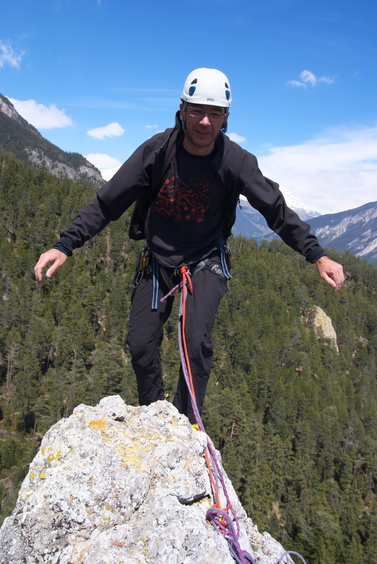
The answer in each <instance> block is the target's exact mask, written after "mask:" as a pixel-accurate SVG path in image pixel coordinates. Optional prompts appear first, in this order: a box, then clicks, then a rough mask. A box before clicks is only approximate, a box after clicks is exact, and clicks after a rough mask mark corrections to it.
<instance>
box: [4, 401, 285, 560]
mask: <svg viewBox="0 0 377 564" xmlns="http://www.w3.org/2000/svg"><path fill="white" fill-rule="evenodd" d="M208 440H209V439H208V437H207V435H206V434H205V433H202V432H200V431H195V430H193V429H192V427H191V425H190V423H189V421H188V419H187V418H186V417H185V416H183V415H180V414H179V413H178V411H177V410H176V409H175V408H174V407H173V406H172V405H171V404H170V403H169V402H167V401H160V402H157V403H154V404H152V405H150V406H147V407H145V406H143V407H130V406H127V405H125V403H124V402H123V400H122V399H121V398H120V397H119V396H112V397H107V398H104V399H102V400H101V401H100V403H99V404H98V405H97V406H96V407H89V406H85V405H79V406H78V407H77V408H76V409H75V410H74V412H73V414H72V415H71V416H70V417H69V418H67V419H62V420H61V421H59V422H58V423H56V425H54V426H53V427H51V429H50V430H49V431H48V432H47V433H46V435H45V437H44V438H43V441H42V444H41V447H40V449H39V452H38V454H37V455H36V457H35V458H34V460H33V462H32V463H31V465H30V469H29V473H28V475H27V476H26V478H25V480H24V482H23V484H22V487H21V489H20V492H19V496H18V500H17V504H16V507H15V509H14V511H13V513H12V515H11V516H10V517H8V518H7V519H5V521H4V523H3V526H2V528H1V530H0V563H1V564H16V563H17V564H21V563H22V564H36V563H46V564H47V563H48V564H50V563H51V564H79V563H83V564H136V563H140V564H199V563H200V564H234V559H233V557H232V555H231V553H230V550H229V545H228V543H227V541H226V540H225V538H224V537H223V535H222V534H221V533H220V532H218V531H217V530H216V529H215V528H214V527H213V526H212V525H211V524H209V523H208V521H207V520H206V513H207V510H208V509H209V508H210V507H211V506H212V505H213V503H214V502H213V498H212V490H211V484H210V480H209V474H208V471H207V468H206V463H205V457H204V451H205V449H206V447H207V444H208ZM217 456H218V459H219V460H220V455H219V454H217ZM220 468H221V469H222V466H221V463H220ZM222 471H223V470H222ZM224 479H225V484H226V488H227V489H228V494H229V496H230V499H231V502H232V505H233V507H234V509H235V512H236V514H237V517H238V520H239V524H240V537H239V543H240V545H241V547H242V549H243V550H245V551H247V552H248V553H249V554H250V555H251V556H252V558H253V559H254V561H255V563H258V564H277V563H278V561H279V558H280V557H281V555H282V554H283V553H284V549H283V548H282V546H281V545H280V544H279V543H277V542H276V541H275V540H274V539H273V538H272V537H271V536H270V535H269V534H267V533H264V534H260V533H259V532H258V529H257V527H255V526H254V525H253V523H252V521H251V520H250V519H249V518H248V517H247V515H246V513H245V511H244V509H243V508H242V506H241V504H240V502H239V500H238V498H237V496H236V495H235V492H234V489H233V487H232V485H231V483H230V482H229V480H228V478H227V476H226V474H225V473H224ZM220 494H221V495H222V493H221V491H220ZM224 502H225V501H224ZM286 562H291V563H292V560H291V559H290V558H289V556H287V557H285V558H284V563H286Z"/></svg>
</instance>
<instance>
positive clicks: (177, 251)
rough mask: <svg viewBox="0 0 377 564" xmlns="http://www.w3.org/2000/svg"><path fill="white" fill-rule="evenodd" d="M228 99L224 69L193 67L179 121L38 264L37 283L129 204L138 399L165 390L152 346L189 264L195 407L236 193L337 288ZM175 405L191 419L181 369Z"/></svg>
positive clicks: (221, 290) (142, 151) (337, 276)
mask: <svg viewBox="0 0 377 564" xmlns="http://www.w3.org/2000/svg"><path fill="white" fill-rule="evenodd" d="M231 101H232V96H231V89H230V84H229V81H228V79H227V77H226V76H225V75H224V74H223V73H222V72H220V71H218V70H216V69H206V68H200V69H196V70H194V71H193V72H191V73H190V74H189V76H188V77H187V79H186V82H185V84H184V87H183V92H182V97H181V105H180V110H179V112H178V113H177V116H176V126H175V127H174V128H173V129H168V130H166V131H165V132H163V133H159V134H157V135H155V136H153V137H152V138H151V139H149V140H148V141H146V142H145V143H144V144H143V145H141V146H140V147H139V148H138V149H137V150H136V151H135V152H134V154H133V155H131V157H130V158H129V159H128V160H127V161H126V162H125V163H124V164H123V165H122V167H121V168H120V169H119V171H118V172H117V173H116V174H115V176H114V177H113V178H112V179H111V180H110V181H109V182H107V183H106V184H105V185H104V186H103V187H102V188H101V189H100V190H99V192H98V194H97V196H96V198H94V200H92V201H91V202H89V204H87V205H86V206H85V207H84V208H83V210H82V211H81V213H80V214H79V216H78V218H77V219H76V220H75V221H74V222H73V223H72V224H71V225H70V226H69V228H68V229H67V230H66V231H64V232H63V233H62V234H61V239H60V241H59V242H58V243H57V244H56V245H55V246H54V248H53V249H51V250H49V251H47V252H46V253H44V254H42V255H41V257H40V259H39V261H38V263H37V264H36V266H35V274H36V278H37V280H38V281H39V282H40V281H41V280H42V272H43V269H44V268H45V267H46V266H47V265H50V268H49V269H48V270H47V273H46V276H47V277H51V276H52V275H53V274H54V272H55V271H56V270H57V269H58V268H59V267H61V266H62V265H63V264H64V262H65V261H66V259H67V256H69V255H71V254H72V251H73V250H74V249H75V248H77V247H80V246H82V245H83V244H84V242H85V241H86V240H88V239H90V238H92V237H93V236H94V235H96V234H97V233H98V232H99V231H101V230H102V229H103V228H104V227H105V226H106V225H107V224H108V223H109V221H112V220H116V219H118V218H119V217H120V216H121V215H122V214H123V213H124V211H125V210H126V209H127V208H128V207H129V206H130V205H131V204H133V203H134V202H136V206H135V208H134V213H133V217H132V220H131V226H130V236H131V237H132V238H134V239H142V238H144V237H145V238H146V241H147V247H146V248H145V249H144V250H143V251H142V253H141V256H140V261H139V265H138V269H137V273H136V276H135V281H134V295H133V301H132V308H131V313H130V322H129V331H128V337H127V343H128V346H129V349H130V352H131V357H132V364H133V368H134V371H135V374H136V378H137V384H138V393H139V401H140V404H141V405H148V404H150V403H151V402H154V401H157V400H159V399H164V397H165V396H164V387H163V379H162V368H161V361H160V355H159V346H160V344H161V340H162V335H163V325H164V323H165V322H166V320H167V319H168V317H169V315H170V313H171V308H172V301H173V299H174V298H173V297H172V296H168V297H167V298H166V299H165V300H164V301H161V298H162V297H164V296H166V294H168V292H169V290H170V289H171V287H172V285H173V284H175V283H177V282H178V281H179V280H178V272H179V268H180V267H182V266H188V267H189V268H190V272H191V276H192V279H191V281H192V285H193V288H192V291H191V292H189V293H188V296H187V315H186V335H187V340H188V343H187V348H188V353H189V357H190V365H191V370H192V378H193V384H194V390H195V395H196V401H197V405H198V409H199V412H201V410H202V406H203V400H204V396H205V391H206V386H207V382H208V378H209V375H210V370H211V365H212V354H213V346H212V339H211V333H212V326H213V322H214V318H215V315H216V312H217V309H218V306H219V302H220V299H221V298H222V296H223V295H224V294H225V292H226V290H227V280H228V279H229V278H230V274H229V270H228V265H227V254H226V251H225V250H224V249H225V243H226V239H227V237H228V236H229V235H230V230H231V226H232V225H233V223H234V220H235V210H236V205H237V202H238V199H239V195H240V194H241V193H242V194H243V195H244V196H246V198H247V199H248V201H249V202H250V204H251V205H252V206H253V207H254V208H256V209H257V210H258V211H259V212H260V213H262V214H263V216H264V217H265V218H266V220H267V223H268V225H269V226H270V228H271V229H273V230H274V231H275V232H276V233H277V234H278V235H279V236H280V237H281V238H282V239H283V240H284V241H285V242H286V243H287V244H288V245H289V246H290V247H292V248H293V249H294V250H296V251H298V252H299V253H301V254H302V255H304V256H305V257H306V259H307V260H308V261H310V262H312V263H315V264H316V266H317V269H318V273H319V275H320V276H321V278H323V280H324V281H325V282H327V283H328V284H329V285H330V286H332V287H333V288H334V290H335V291H336V292H338V291H339V290H340V288H341V286H342V284H343V281H344V276H343V269H342V267H341V265H339V264H338V263H336V262H334V261H332V260H330V259H329V258H328V257H327V256H326V253H325V251H324V250H323V249H322V247H320V245H319V244H318V240H317V238H316V237H315V236H314V235H312V234H311V233H310V230H309V226H308V225H307V224H306V223H304V222H302V221H301V220H300V219H299V217H298V216H297V215H296V214H295V213H294V212H293V211H292V210H291V209H289V208H288V207H287V205H286V203H285V201H284V198H283V195H282V194H281V192H280V191H279V188H278V185H277V184H276V183H274V182H272V181H271V180H269V179H267V178H265V177H264V176H263V175H262V173H261V171H260V170H259V168H258V164H257V160H256V158H255V157H254V156H253V155H252V154H251V153H248V152H247V151H245V150H244V149H242V148H241V147H240V146H238V145H237V144H235V143H233V142H232V141H230V139H229V138H228V137H227V136H225V135H224V133H225V132H226V128H227V120H228V116H229V108H230V105H231ZM173 403H174V405H175V406H176V407H177V408H178V410H179V411H180V412H181V413H184V414H186V415H187V416H188V417H189V419H190V421H191V422H192V423H195V418H194V414H193V411H192V407H191V400H190V396H189V394H188V390H187V386H186V382H185V380H184V376H183V373H182V369H181V373H180V377H179V382H178V387H177V392H176V395H175V397H174V402H173Z"/></svg>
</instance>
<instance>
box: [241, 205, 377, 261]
mask: <svg viewBox="0 0 377 564" xmlns="http://www.w3.org/2000/svg"><path fill="white" fill-rule="evenodd" d="M291 207H292V209H293V210H294V211H295V212H296V213H297V214H298V215H299V216H300V217H301V219H303V220H304V221H306V222H307V223H308V224H309V225H310V227H311V229H312V231H313V233H315V235H317V237H318V239H319V242H320V244H321V245H322V246H323V247H326V248H333V249H335V250H337V251H338V252H343V251H346V250H348V251H350V252H351V253H352V254H354V255H356V256H357V257H359V258H362V259H364V260H366V261H367V262H369V263H370V264H372V265H373V266H375V267H377V202H370V203H367V204H363V205H362V206H360V207H358V208H355V209H351V210H347V211H342V212H338V213H332V214H325V215H318V216H315V217H303V215H302V214H301V213H300V209H297V208H295V206H291ZM233 234H234V235H242V236H243V237H246V238H248V239H256V240H257V241H258V243H261V242H262V241H263V240H268V241H271V240H272V239H276V238H278V236H277V235H276V234H275V233H274V232H273V231H271V229H270V228H269V227H268V225H267V223H266V221H265V219H264V217H263V216H262V215H261V214H260V213H259V212H257V211H256V210H254V209H253V208H252V207H251V206H250V204H249V203H248V202H247V201H242V203H241V205H240V206H239V207H238V209H237V219H236V223H235V224H234V227H233Z"/></svg>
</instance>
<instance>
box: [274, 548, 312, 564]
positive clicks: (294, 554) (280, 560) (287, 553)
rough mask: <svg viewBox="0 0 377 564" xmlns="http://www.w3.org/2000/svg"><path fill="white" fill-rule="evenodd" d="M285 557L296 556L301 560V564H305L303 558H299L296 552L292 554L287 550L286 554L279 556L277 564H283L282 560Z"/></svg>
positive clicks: (299, 555)
mask: <svg viewBox="0 0 377 564" xmlns="http://www.w3.org/2000/svg"><path fill="white" fill-rule="evenodd" d="M287 555H293V556H298V558H299V559H300V560H301V562H303V564H306V562H305V560H304V559H303V557H302V556H301V554H299V553H298V552H293V551H291V550H288V551H287V552H284V554H282V555H281V556H280V558H279V562H278V564H284V562H283V558H285V557H286V556H287Z"/></svg>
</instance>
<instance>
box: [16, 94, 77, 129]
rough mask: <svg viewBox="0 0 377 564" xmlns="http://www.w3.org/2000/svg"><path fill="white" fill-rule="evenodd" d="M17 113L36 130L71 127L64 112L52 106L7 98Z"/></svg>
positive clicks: (71, 122)
mask: <svg viewBox="0 0 377 564" xmlns="http://www.w3.org/2000/svg"><path fill="white" fill-rule="evenodd" d="M9 100H10V101H11V102H12V104H13V106H14V107H15V108H16V110H17V112H18V113H19V114H20V115H21V116H22V117H23V118H24V119H26V121H28V122H29V123H31V124H32V125H34V127H36V128H37V129H53V128H54V127H67V126H71V125H73V121H72V120H71V118H69V117H68V116H66V115H65V110H59V109H58V108H57V107H56V106H55V105H54V104H51V106H44V105H43V104H37V102H36V101H35V100H15V99H14V98H9Z"/></svg>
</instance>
